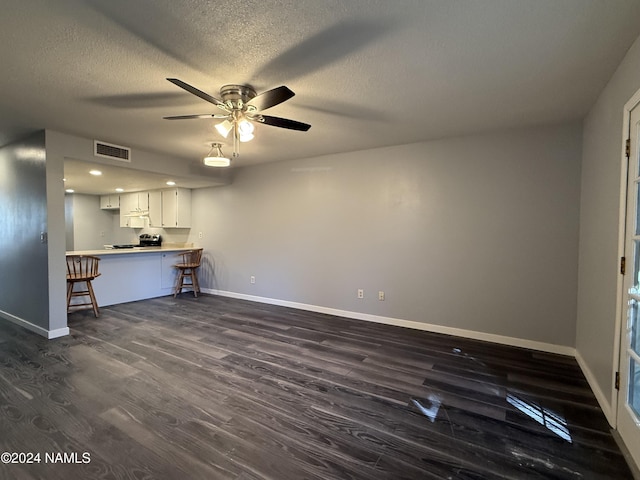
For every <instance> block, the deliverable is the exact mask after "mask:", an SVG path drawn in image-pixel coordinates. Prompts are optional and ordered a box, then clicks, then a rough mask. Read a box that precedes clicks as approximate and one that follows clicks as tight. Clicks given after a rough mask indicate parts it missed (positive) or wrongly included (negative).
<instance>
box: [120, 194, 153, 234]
mask: <svg viewBox="0 0 640 480" xmlns="http://www.w3.org/2000/svg"><path fill="white" fill-rule="evenodd" d="M148 213H149V192H134V193H126V194H124V195H120V226H121V227H129V228H144V227H145V218H146V216H147V215H148Z"/></svg>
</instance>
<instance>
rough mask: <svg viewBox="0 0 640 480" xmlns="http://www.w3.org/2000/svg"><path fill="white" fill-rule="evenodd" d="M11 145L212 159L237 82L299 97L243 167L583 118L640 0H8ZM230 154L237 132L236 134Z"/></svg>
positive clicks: (2, 24) (637, 18)
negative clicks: (213, 116) (34, 135)
mask: <svg viewBox="0 0 640 480" xmlns="http://www.w3.org/2000/svg"><path fill="white" fill-rule="evenodd" d="M2 7H3V12H4V13H3V15H2V16H0V36H1V39H2V41H1V42H0V59H1V62H2V74H1V75H0V91H1V92H2V94H1V96H0V144H2V143H5V142H6V141H8V140H9V139H12V137H14V136H15V135H16V134H20V133H23V132H25V133H26V132H27V131H31V130H34V129H41V128H48V129H53V130H58V131H61V132H67V133H72V134H76V135H79V136H83V137H86V138H96V139H100V140H103V141H106V142H111V143H115V144H118V145H126V146H130V147H133V148H143V149H146V150H151V151H158V152H163V153H166V154H169V155H172V156H175V157H176V161H185V162H192V161H194V160H197V159H199V158H201V157H202V156H203V155H204V154H205V153H206V152H207V150H208V148H207V144H208V143H210V142H212V141H221V140H222V141H223V143H225V144H226V143H227V142H226V141H224V140H223V139H221V137H219V136H218V135H217V133H215V131H214V129H213V128H212V127H213V121H212V120H182V121H167V120H163V119H162V117H163V116H168V115H184V114H203V113H220V112H219V111H217V109H216V107H214V106H213V105H211V104H209V103H207V102H205V101H203V100H201V99H199V98H197V97H195V96H193V95H190V94H189V93H187V92H185V91H183V90H181V89H179V88H178V87H176V86H175V85H173V84H171V83H169V82H168V81H167V80H166V78H167V77H176V78H179V79H181V80H183V81H185V82H187V83H189V84H191V85H193V86H195V87H197V88H199V89H200V90H204V91H206V92H208V93H210V94H211V95H213V96H214V97H219V94H218V91H219V88H220V87H221V86H222V85H224V84H227V83H249V84H251V85H253V86H254V87H255V88H256V90H257V91H258V92H262V91H265V90H268V89H271V88H274V87H277V86H279V85H287V86H288V87H289V88H291V89H292V90H293V91H294V92H295V93H296V96H295V97H294V98H292V99H291V100H289V101H287V102H285V103H283V104H280V105H278V106H276V107H273V108H272V109H270V110H268V112H267V113H268V114H270V115H275V116H280V117H285V118H291V119H294V120H298V121H302V122H305V123H310V124H311V125H312V127H311V130H309V131H308V132H297V131H291V130H285V129H279V128H275V127H270V126H266V125H259V126H258V127H257V129H256V138H255V140H253V141H252V142H250V143H247V144H242V145H241V156H240V158H239V159H237V160H235V161H234V164H235V165H236V166H244V165H251V164H255V163H260V162H270V161H277V160H284V159H291V158H304V157H310V156H318V155H323V154H330V153H335V152H345V151H353V150H361V149H368V148H375V147H381V146H389V145H396V144H404V143H410V142H416V141H422V140H429V139H434V138H441V137H445V136H452V135H462V134H469V133H476V132H482V131H488V130H493V129H498V128H505V127H517V126H527V125H537V124H546V123H556V122H563V121H568V120H572V119H580V118H582V117H583V116H584V115H585V113H586V112H587V111H588V109H589V108H590V106H591V105H592V104H593V102H594V100H595V99H596V98H597V95H598V93H599V92H600V91H601V89H602V88H603V87H604V85H605V84H606V82H607V80H608V79H609V78H610V76H611V75H612V73H613V71H614V70H615V68H616V66H617V65H618V64H619V62H620V60H621V59H622V57H623V56H624V54H625V52H626V51H627V49H628V48H629V47H630V45H631V44H632V43H633V41H634V40H635V39H636V38H637V37H638V35H639V34H640V1H639V0H615V1H612V0H396V1H389V0H253V1H252V0H228V1H224V2H223V1H214V0H189V1H187V0H136V1H132V0H110V1H107V0H85V1H82V0H56V1H51V0H3V2H2ZM225 151H226V152H229V151H230V146H226V147H225Z"/></svg>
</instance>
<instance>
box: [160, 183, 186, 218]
mask: <svg viewBox="0 0 640 480" xmlns="http://www.w3.org/2000/svg"><path fill="white" fill-rule="evenodd" d="M162 227H163V228H191V190H189V189H187V188H172V189H170V190H162Z"/></svg>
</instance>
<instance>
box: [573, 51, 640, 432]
mask: <svg viewBox="0 0 640 480" xmlns="http://www.w3.org/2000/svg"><path fill="white" fill-rule="evenodd" d="M639 88H640V39H639V40H636V42H635V43H634V45H633V46H632V47H631V49H630V50H629V52H628V53H627V55H626V57H625V58H624V60H623V61H622V63H621V64H620V66H619V67H618V69H617V71H616V73H615V74H614V75H613V77H612V78H611V80H610V81H609V83H608V85H607V86H606V88H605V89H604V90H603V92H602V93H601V95H600V97H599V98H598V100H597V102H596V103H595V104H594V106H593V108H592V109H591V111H590V112H589V114H588V115H587V117H586V119H585V121H584V141H583V151H584V154H583V159H582V198H581V205H580V207H581V212H580V257H579V265H580V268H579V284H578V319H577V336H576V348H577V352H578V357H579V360H580V361H581V363H582V366H583V369H584V370H585V372H586V374H587V376H588V378H589V381H590V383H591V387H592V388H593V389H594V391H595V393H596V396H598V399H599V401H600V404H601V406H602V408H603V410H604V412H605V414H606V415H607V417H608V418H609V420H610V421H612V418H613V414H614V409H615V405H613V371H614V368H617V363H618V362H617V358H614V357H615V356H616V355H615V344H616V337H617V334H618V332H617V331H616V306H617V302H618V301H619V299H618V295H617V290H616V285H617V281H618V276H619V273H618V269H619V258H618V225H619V205H620V203H619V202H620V194H621V190H620V184H621V182H620V175H621V158H622V123H623V108H624V105H625V103H626V102H627V101H628V100H629V99H630V98H631V97H632V96H633V94H634V93H635V92H636V91H637V90H638V89H639Z"/></svg>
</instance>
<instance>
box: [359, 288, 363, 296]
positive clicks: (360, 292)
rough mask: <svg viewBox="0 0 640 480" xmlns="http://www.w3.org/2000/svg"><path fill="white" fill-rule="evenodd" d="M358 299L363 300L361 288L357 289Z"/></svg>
mask: <svg viewBox="0 0 640 480" xmlns="http://www.w3.org/2000/svg"><path fill="white" fill-rule="evenodd" d="M358 298H364V290H363V289H361V288H359V289H358Z"/></svg>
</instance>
